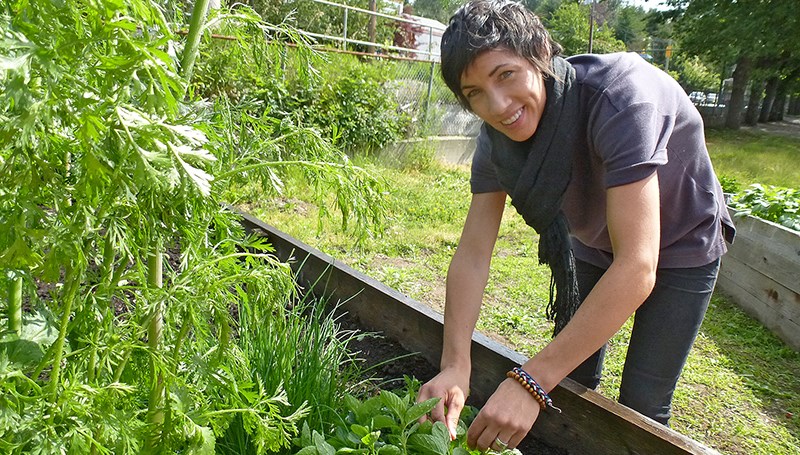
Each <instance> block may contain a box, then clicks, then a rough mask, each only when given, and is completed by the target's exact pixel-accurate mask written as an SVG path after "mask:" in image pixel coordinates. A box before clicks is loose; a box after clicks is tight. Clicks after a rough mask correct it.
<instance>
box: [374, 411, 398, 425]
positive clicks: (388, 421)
mask: <svg viewBox="0 0 800 455" xmlns="http://www.w3.org/2000/svg"><path fill="white" fill-rule="evenodd" d="M396 426H397V422H396V421H395V420H394V419H393V418H391V417H389V416H387V415H383V414H381V415H376V416H375V417H373V418H372V428H376V429H381V428H392V427H396Z"/></svg>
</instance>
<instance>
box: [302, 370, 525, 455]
mask: <svg viewBox="0 0 800 455" xmlns="http://www.w3.org/2000/svg"><path fill="white" fill-rule="evenodd" d="M418 388H419V382H418V381H416V380H414V379H412V378H409V377H406V388H405V389H404V390H401V391H398V393H397V394H396V393H394V392H392V391H389V390H381V391H380V394H378V395H376V396H373V397H370V398H366V399H364V400H359V399H357V398H355V397H353V396H351V395H348V396H347V397H346V398H345V410H344V412H345V415H344V417H343V418H342V421H341V422H340V423H339V425H337V426H336V428H335V430H334V431H333V433H332V436H330V437H328V438H325V436H324V435H323V434H321V433H319V432H317V431H316V430H311V429H310V428H309V427H308V426H307V425H304V426H303V430H302V432H301V434H300V436H299V437H298V438H296V439H295V441H294V445H295V446H296V447H299V450H298V451H297V452H295V454H296V455H333V454H336V453H354V454H364V455H367V454H368V455H409V454H414V455H449V454H452V455H478V454H480V453H481V452H480V451H477V450H469V448H468V447H467V444H466V432H467V426H468V424H469V423H470V422H471V421H472V420H473V419H474V417H475V415H476V409H475V408H473V407H470V406H468V407H466V408H465V409H464V411H462V413H461V418H460V420H459V423H458V428H457V437H456V439H455V440H453V441H451V440H450V433H449V431H448V430H447V427H445V425H444V423H442V422H436V423H432V422H431V421H430V420H426V421H425V422H423V423H419V422H418V420H419V419H420V418H421V417H423V416H425V415H426V414H428V413H429V412H430V411H431V409H433V407H434V406H435V405H436V403H437V402H438V401H439V399H438V398H432V399H430V400H426V401H424V402H421V403H416V402H415V396H416V390H418ZM489 453H495V454H497V453H500V454H503V455H513V454H519V453H520V452H519V451H518V450H516V449H513V450H504V451H503V452H495V451H489Z"/></svg>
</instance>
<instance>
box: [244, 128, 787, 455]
mask: <svg viewBox="0 0 800 455" xmlns="http://www.w3.org/2000/svg"><path fill="white" fill-rule="evenodd" d="M709 148H710V152H711V154H712V159H713V160H714V164H715V168H716V169H717V171H718V173H719V174H721V175H726V176H728V177H732V178H735V179H736V181H737V182H738V183H740V184H742V186H746V185H747V184H749V183H752V182H757V181H760V182H762V183H769V184H774V185H781V186H795V187H797V186H798V185H797V182H800V178H799V177H800V170H798V168H797V166H795V165H793V164H792V163H796V162H797V158H798V157H800V140H791V139H785V138H772V137H767V136H766V135H761V134H750V133H733V134H732V133H725V132H710V133H709ZM740 155H747V156H746V157H743V156H740ZM773 160H774V162H773ZM759 164H760V166H761V167H759ZM362 165H363V166H364V167H367V168H369V170H370V172H372V173H374V174H375V175H380V176H382V177H383V178H384V179H385V180H386V182H387V183H388V186H389V188H390V193H389V194H388V195H387V202H388V206H389V214H388V216H389V220H388V223H387V229H386V231H385V233H384V235H382V236H381V237H379V238H373V239H368V240H366V241H365V242H363V243H362V244H358V245H357V244H355V242H354V240H353V238H352V237H350V236H347V235H345V234H342V233H341V232H340V231H339V229H338V227H339V226H340V223H339V222H338V221H337V220H335V219H334V220H330V222H326V223H323V227H322V228H321V229H319V228H318V226H319V225H318V210H317V209H316V207H315V206H313V205H312V204H311V203H310V202H309V201H308V200H305V199H304V198H303V197H302V196H298V195H304V194H307V193H308V191H306V190H305V189H304V188H302V187H296V186H294V187H293V186H292V184H289V186H287V188H286V191H285V192H284V194H285V195H287V196H286V197H284V198H278V199H271V200H262V199H261V198H260V197H259V194H258V191H257V190H256V189H254V188H250V189H247V190H245V191H243V192H242V195H243V196H242V200H241V201H240V202H239V204H238V205H239V206H240V207H241V208H243V209H244V210H247V211H249V212H251V213H253V214H254V215H256V216H258V217H259V218H261V219H263V220H265V221H267V222H269V223H271V224H273V225H275V226H276V227H278V228H279V229H281V230H284V231H285V232H287V233H289V234H290V235H292V236H295V237H296V238H298V239H301V240H303V241H304V242H306V243H308V244H310V245H312V246H314V247H316V248H319V249H320V250H322V251H325V252H326V253H328V254H330V255H332V256H334V257H336V258H337V259H340V260H342V261H343V262H345V263H347V264H348V265H350V266H351V267H354V268H355V269H357V270H361V271H363V272H364V273H367V274H368V275H370V276H372V277H374V278H376V279H378V280H381V281H383V282H384V283H386V284H388V285H389V286H392V287H394V288H395V289H397V290H399V291H400V292H403V293H405V294H407V295H409V296H410V297H412V298H414V299H416V300H419V301H420V302H423V303H425V304H428V305H430V306H432V307H433V308H435V309H438V310H439V311H441V310H442V308H443V306H444V280H445V275H446V271H447V267H448V265H449V261H450V258H451V256H452V254H453V252H454V250H455V248H456V245H457V243H458V239H459V236H460V233H461V227H462V224H463V221H464V217H465V216H466V212H467V208H468V205H469V198H470V194H469V170H468V168H467V167H452V166H442V165H433V166H431V167H430V168H429V169H427V170H423V171H414V170H399V169H393V168H387V167H384V166H381V165H378V164H375V163H372V162H366V163H362ZM773 174H776V175H773ZM777 174H780V175H777ZM290 195H291V196H290ZM254 201H257V202H254ZM536 243H537V239H536V234H535V232H534V231H533V230H532V229H530V228H528V227H527V226H526V225H525V224H524V222H523V221H522V219H521V217H519V216H518V215H517V214H516V212H515V211H514V209H513V208H512V207H510V206H509V207H508V209H507V210H506V213H505V216H504V220H503V223H502V226H501V230H500V236H499V239H498V242H497V246H496V248H495V257H494V259H493V262H492V270H491V275H490V281H489V284H488V286H487V290H486V296H485V299H484V302H485V304H484V307H483V311H482V314H481V318H480V320H479V322H478V329H479V330H481V331H483V332H484V333H485V334H487V335H488V336H490V337H492V338H494V339H496V340H499V341H501V342H503V343H505V344H507V345H509V346H510V347H512V348H513V349H515V350H517V351H519V352H522V353H524V354H526V355H533V354H534V353H536V352H537V351H538V350H539V349H541V347H542V346H544V345H545V344H546V343H547V342H548V340H549V339H550V335H551V332H552V324H551V323H550V322H548V321H547V320H546V319H545V316H544V307H545V304H546V300H547V295H548V285H549V271H548V270H547V269H546V268H545V267H543V266H540V265H538V264H537V258H536V256H537V255H536ZM630 322H631V321H629V322H628V324H626V326H625V327H624V328H623V329H622V330H621V331H620V332H619V333H618V334H617V335H616V336H615V337H613V338H612V339H611V340H610V349H609V353H608V356H607V361H606V366H605V370H604V374H605V378H604V380H603V383H602V385H601V387H600V389H599V392H600V393H602V394H603V395H605V396H608V397H610V398H616V396H617V394H618V390H619V379H620V374H621V372H622V365H623V362H624V357H625V348H626V346H627V338H628V336H629V335H630ZM797 371H800V353H798V352H795V351H794V350H792V349H790V348H788V347H787V346H786V345H785V344H784V343H783V342H781V341H780V340H779V339H778V338H777V337H775V336H773V335H772V334H771V333H770V332H769V331H768V330H767V329H765V328H764V327H763V326H761V324H759V323H758V322H757V321H755V320H753V319H751V318H750V317H749V316H747V315H746V314H745V313H743V312H742V311H741V310H739V309H738V308H737V307H736V306H734V305H732V304H731V303H730V302H728V301H727V300H726V299H725V298H724V297H722V296H719V295H716V296H715V297H714V299H713V301H712V303H711V306H710V308H709V311H708V314H707V316H706V320H705V322H704V324H703V327H702V329H701V333H700V335H699V337H698V339H697V342H696V343H695V347H694V349H693V350H692V353H691V355H690V357H689V360H688V363H687V366H686V368H685V370H684V374H683V376H682V377H681V380H680V382H679V384H678V389H677V390H676V393H675V399H674V418H673V419H672V421H671V425H672V427H673V428H674V429H675V430H677V431H679V432H681V433H683V434H686V435H687V436H689V437H691V438H693V439H696V440H697V441H700V442H702V443H704V444H706V445H708V446H711V447H713V448H715V449H717V450H719V451H720V452H722V453H731V454H743V455H744V454H748V455H750V454H787V455H788V454H797V453H800V377H798V375H797V374H796V372H797ZM498 381H500V379H498Z"/></svg>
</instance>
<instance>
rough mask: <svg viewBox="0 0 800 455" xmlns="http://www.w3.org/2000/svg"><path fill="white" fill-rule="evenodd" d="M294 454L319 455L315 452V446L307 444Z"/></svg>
mask: <svg viewBox="0 0 800 455" xmlns="http://www.w3.org/2000/svg"><path fill="white" fill-rule="evenodd" d="M295 455H319V452H317V448H316V447H314V446H307V447H303V448H302V449H300V450H298V451H297V453H296V454H295Z"/></svg>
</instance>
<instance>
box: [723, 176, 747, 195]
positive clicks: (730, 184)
mask: <svg viewBox="0 0 800 455" xmlns="http://www.w3.org/2000/svg"><path fill="white" fill-rule="evenodd" d="M719 183H720V185H721V186H722V191H723V192H725V193H730V194H736V193H738V192H739V191H741V189H742V185H741V184H740V183H739V180H738V179H737V178H736V177H730V176H727V175H720V176H719Z"/></svg>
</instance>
